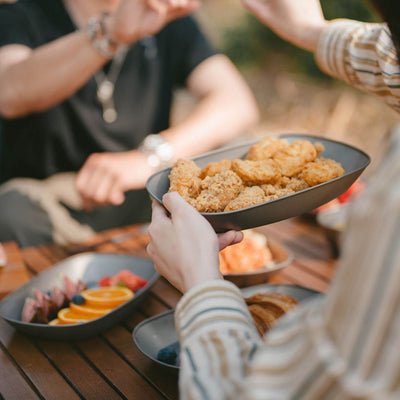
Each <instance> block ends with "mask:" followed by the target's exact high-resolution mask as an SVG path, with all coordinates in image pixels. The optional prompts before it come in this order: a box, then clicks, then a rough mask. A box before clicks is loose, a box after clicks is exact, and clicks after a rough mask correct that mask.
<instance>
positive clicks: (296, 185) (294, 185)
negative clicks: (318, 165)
mask: <svg viewBox="0 0 400 400" xmlns="http://www.w3.org/2000/svg"><path fill="white" fill-rule="evenodd" d="M308 187H310V185H309V184H308V183H307V182H306V181H305V180H304V179H302V178H301V177H298V176H294V177H293V178H289V180H288V182H286V184H285V188H286V189H290V190H293V191H294V192H298V191H299V190H304V189H307V188H308Z"/></svg>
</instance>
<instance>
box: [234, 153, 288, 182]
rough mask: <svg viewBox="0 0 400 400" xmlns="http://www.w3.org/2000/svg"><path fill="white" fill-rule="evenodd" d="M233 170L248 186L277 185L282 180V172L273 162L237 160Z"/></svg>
mask: <svg viewBox="0 0 400 400" xmlns="http://www.w3.org/2000/svg"><path fill="white" fill-rule="evenodd" d="M232 170H233V171H234V172H236V173H237V174H238V175H239V176H240V177H241V178H242V179H243V182H245V183H248V184H263V183H275V182H278V181H279V179H280V178H281V172H280V170H279V168H278V166H277V165H276V164H275V162H274V161H272V160H260V161H251V160H241V159H239V158H236V159H234V160H233V161H232Z"/></svg>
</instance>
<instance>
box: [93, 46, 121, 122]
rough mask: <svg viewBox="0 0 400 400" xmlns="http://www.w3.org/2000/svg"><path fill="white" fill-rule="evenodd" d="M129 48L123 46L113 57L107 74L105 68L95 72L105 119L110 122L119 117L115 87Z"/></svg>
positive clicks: (98, 98) (98, 97)
mask: <svg viewBox="0 0 400 400" xmlns="http://www.w3.org/2000/svg"><path fill="white" fill-rule="evenodd" d="M126 53H127V48H122V49H120V50H119V51H117V53H116V54H115V56H114V57H113V59H112V61H111V66H110V71H109V72H108V74H107V75H106V74H105V73H104V72H103V70H99V71H98V72H96V73H95V74H94V78H95V81H96V83H97V93H96V94H97V100H98V101H99V103H100V104H101V106H102V109H103V119H104V121H105V122H107V123H108V124H111V123H113V122H115V121H116V120H117V118H118V113H117V110H116V109H115V105H114V89H115V83H116V81H117V79H118V75H119V73H120V71H121V68H122V65H123V63H124V61H125V58H126Z"/></svg>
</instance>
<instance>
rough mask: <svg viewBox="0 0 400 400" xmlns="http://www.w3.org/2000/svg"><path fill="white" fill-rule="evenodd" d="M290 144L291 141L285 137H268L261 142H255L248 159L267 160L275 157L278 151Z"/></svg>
mask: <svg viewBox="0 0 400 400" xmlns="http://www.w3.org/2000/svg"><path fill="white" fill-rule="evenodd" d="M287 146H289V142H288V141H287V140H284V139H278V138H275V137H267V138H265V139H264V140H261V142H258V143H255V144H253V146H251V147H250V149H249V151H248V153H247V156H246V160H252V161H259V160H266V159H268V158H271V157H273V156H274V155H275V154H276V153H277V152H278V151H281V150H283V149H284V148H285V147H287Z"/></svg>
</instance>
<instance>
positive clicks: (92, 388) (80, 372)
mask: <svg viewBox="0 0 400 400" xmlns="http://www.w3.org/2000/svg"><path fill="white" fill-rule="evenodd" d="M36 344H37V346H38V347H39V348H40V350H41V351H42V352H43V354H45V355H46V357H48V358H49V360H51V362H52V363H53V364H54V365H55V366H56V367H57V368H58V370H59V371H60V372H61V373H62V375H63V376H64V377H65V379H67V380H68V381H69V382H70V384H71V385H72V386H73V387H74V388H75V390H77V391H78V392H79V394H80V395H81V396H83V397H84V398H92V399H99V400H100V399H104V400H108V399H109V400H113V399H115V400H118V399H120V398H121V397H120V396H119V395H118V394H117V393H116V392H115V390H114V389H113V388H112V387H111V386H110V385H109V384H108V383H107V382H106V381H105V380H104V379H103V378H102V377H101V376H100V375H99V374H98V373H97V371H95V370H94V369H93V368H92V366H91V365H90V364H89V363H88V362H87V361H86V359H85V358H84V357H82V356H81V354H80V353H79V352H77V351H76V350H75V349H74V347H73V345H71V344H69V343H65V342H56V341H45V340H38V341H37V342H36ZM77 366H79V367H77Z"/></svg>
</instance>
